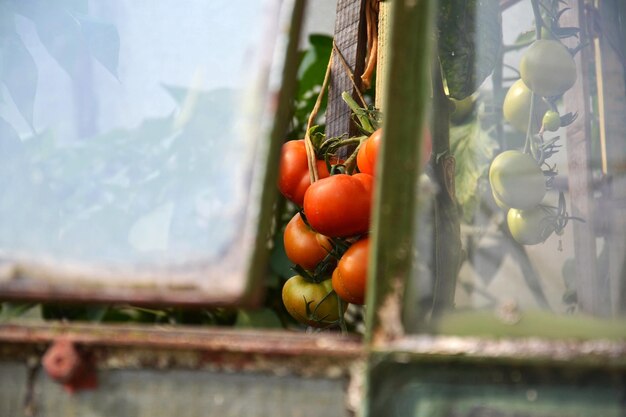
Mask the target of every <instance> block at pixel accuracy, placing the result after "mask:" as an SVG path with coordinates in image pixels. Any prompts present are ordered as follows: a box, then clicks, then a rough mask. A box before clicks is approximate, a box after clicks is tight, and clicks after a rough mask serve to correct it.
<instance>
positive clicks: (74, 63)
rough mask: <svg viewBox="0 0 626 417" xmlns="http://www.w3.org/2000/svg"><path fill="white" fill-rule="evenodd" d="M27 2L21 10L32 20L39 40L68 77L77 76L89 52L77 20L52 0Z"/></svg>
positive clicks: (81, 70)
mask: <svg viewBox="0 0 626 417" xmlns="http://www.w3.org/2000/svg"><path fill="white" fill-rule="evenodd" d="M28 3H29V4H28V6H25V7H24V8H23V9H22V12H23V14H24V15H25V16H26V17H28V18H29V19H31V20H33V22H34V23H35V27H36V28H37V34H38V35H39V39H40V40H41V43H42V44H43V45H44V46H45V47H46V49H47V50H48V52H49V53H50V55H51V56H52V57H53V58H54V59H55V60H56V61H57V63H58V64H59V65H60V66H61V67H62V68H63V69H64V70H65V72H67V73H68V75H70V77H72V78H77V77H79V76H80V75H81V73H83V71H84V65H85V61H86V59H87V58H88V54H87V48H86V46H85V44H84V42H83V36H82V31H81V27H80V24H79V22H78V20H77V19H76V18H75V17H74V16H72V14H70V12H69V11H67V10H66V9H63V8H61V7H59V6H58V5H55V4H54V2H41V1H36V2H28Z"/></svg>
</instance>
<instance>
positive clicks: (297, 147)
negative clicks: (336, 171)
mask: <svg viewBox="0 0 626 417" xmlns="http://www.w3.org/2000/svg"><path fill="white" fill-rule="evenodd" d="M317 172H318V174H319V177H320V178H326V177H328V176H329V175H330V173H329V172H328V169H327V168H326V163H325V162H324V161H320V160H318V161H317ZM278 175H279V176H278V189H279V190H280V192H281V194H282V195H284V196H285V197H286V198H288V199H289V200H291V201H293V202H294V203H295V204H297V205H298V206H300V207H302V203H303V201H304V193H305V192H306V190H307V188H309V185H311V180H310V179H309V166H308V163H307V157H306V148H305V145H304V140H302V139H300V140H290V141H289V142H285V144H283V147H282V150H281V152H280V166H279V174H278Z"/></svg>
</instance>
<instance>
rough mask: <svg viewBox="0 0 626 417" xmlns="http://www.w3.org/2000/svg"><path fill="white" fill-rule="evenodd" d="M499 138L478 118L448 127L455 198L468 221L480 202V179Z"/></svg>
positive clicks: (487, 167) (485, 171) (485, 172)
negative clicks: (453, 161)
mask: <svg viewBox="0 0 626 417" xmlns="http://www.w3.org/2000/svg"><path fill="white" fill-rule="evenodd" d="M497 148H498V142H497V141H496V140H495V139H494V138H493V137H491V135H490V134H489V133H488V132H486V131H484V130H483V129H481V127H480V123H479V122H478V121H476V122H474V123H468V124H465V125H461V126H453V127H451V128H450V151H451V153H452V154H453V155H454V157H455V159H456V175H455V181H456V198H457V200H458V202H459V204H460V205H461V206H462V207H463V217H464V220H465V221H467V222H471V219H472V217H473V216H474V212H475V211H476V207H477V205H478V203H479V195H480V194H481V193H480V192H479V191H480V190H479V186H480V184H481V181H480V179H481V178H483V177H485V176H486V174H487V171H488V170H489V164H490V161H491V160H492V159H493V156H494V154H495V150H496V149H497Z"/></svg>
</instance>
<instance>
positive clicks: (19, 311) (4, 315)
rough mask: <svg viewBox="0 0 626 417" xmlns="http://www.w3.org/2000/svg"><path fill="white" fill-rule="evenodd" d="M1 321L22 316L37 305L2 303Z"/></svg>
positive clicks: (0, 304)
mask: <svg viewBox="0 0 626 417" xmlns="http://www.w3.org/2000/svg"><path fill="white" fill-rule="evenodd" d="M0 307H2V308H1V309H0V323H2V322H4V321H8V320H11V319H14V318H17V317H22V316H24V315H25V314H26V313H28V311H29V310H31V309H32V308H33V307H35V304H34V303H10V302H4V303H0Z"/></svg>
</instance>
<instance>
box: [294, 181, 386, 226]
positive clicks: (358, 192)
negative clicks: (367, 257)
mask: <svg viewBox="0 0 626 417" xmlns="http://www.w3.org/2000/svg"><path fill="white" fill-rule="evenodd" d="M373 184H374V177H372V176H371V175H369V174H362V173H361V174H355V175H347V174H337V175H333V176H330V177H328V178H324V179H321V180H319V181H316V182H315V183H314V184H312V185H311V186H310V187H309V189H308V190H307V192H306V194H305V195H304V215H305V216H306V218H307V220H308V222H309V224H310V225H311V227H312V228H313V229H315V230H316V231H317V232H319V233H321V234H323V235H325V236H329V237H347V236H354V235H358V234H361V233H365V232H367V231H368V230H369V224H370V213H371V206H372V191H373Z"/></svg>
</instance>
